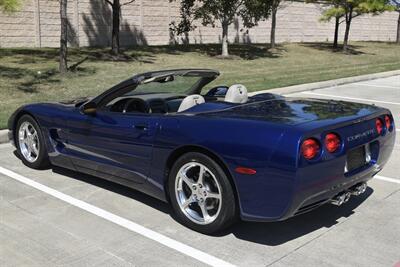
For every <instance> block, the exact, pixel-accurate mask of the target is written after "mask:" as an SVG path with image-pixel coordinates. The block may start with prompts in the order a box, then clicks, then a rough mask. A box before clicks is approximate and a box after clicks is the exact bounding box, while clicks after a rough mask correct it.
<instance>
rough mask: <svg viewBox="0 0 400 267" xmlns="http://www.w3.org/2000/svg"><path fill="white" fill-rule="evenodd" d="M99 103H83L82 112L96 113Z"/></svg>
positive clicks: (87, 113)
mask: <svg viewBox="0 0 400 267" xmlns="http://www.w3.org/2000/svg"><path fill="white" fill-rule="evenodd" d="M96 109H97V105H96V103H94V102H87V103H85V104H83V105H82V107H81V112H82V113H83V114H86V115H94V114H96Z"/></svg>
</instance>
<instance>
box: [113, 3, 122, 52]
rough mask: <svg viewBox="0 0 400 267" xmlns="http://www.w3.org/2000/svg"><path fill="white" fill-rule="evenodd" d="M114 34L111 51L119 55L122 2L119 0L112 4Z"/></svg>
mask: <svg viewBox="0 0 400 267" xmlns="http://www.w3.org/2000/svg"><path fill="white" fill-rule="evenodd" d="M112 13H113V15H112V17H113V18H112V35H111V51H112V53H113V54H114V55H118V54H119V52H120V49H119V24H120V14H121V4H120V2H119V0H114V2H113V5H112Z"/></svg>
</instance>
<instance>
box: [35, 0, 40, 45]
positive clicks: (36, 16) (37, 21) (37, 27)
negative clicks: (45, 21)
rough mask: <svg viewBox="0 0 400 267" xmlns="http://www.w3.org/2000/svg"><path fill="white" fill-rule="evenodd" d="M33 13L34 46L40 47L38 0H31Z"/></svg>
mask: <svg viewBox="0 0 400 267" xmlns="http://www.w3.org/2000/svg"><path fill="white" fill-rule="evenodd" d="M33 12H34V19H35V45H36V47H42V33H41V31H40V2H39V0H33Z"/></svg>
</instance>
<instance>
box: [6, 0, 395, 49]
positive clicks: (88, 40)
mask: <svg viewBox="0 0 400 267" xmlns="http://www.w3.org/2000/svg"><path fill="white" fill-rule="evenodd" d="M125 1H127V0H125ZM121 2H122V3H123V2H124V0H121ZM322 9H323V7H322V6H320V5H318V4H305V3H300V2H287V3H285V4H284V7H283V8H282V9H280V10H279V11H278V16H277V33H276V34H277V36H276V38H277V41H278V42H314V41H331V40H332V38H333V31H334V24H333V23H325V22H320V21H319V17H320V15H321V10H322ZM68 18H69V36H68V39H69V43H70V45H72V46H108V45H110V43H111V38H110V33H111V9H110V7H109V6H108V5H107V4H106V2H105V0H68ZM174 20H175V21H176V20H179V1H173V2H170V1H169V0H136V1H135V2H133V3H131V4H129V5H126V6H123V8H122V19H121V44H122V45H125V46H129V45H140V44H146V45H166V44H171V43H183V42H185V41H187V40H188V41H189V42H190V43H197V44H199V43H218V42H220V40H221V29H220V28H219V27H215V28H213V27H204V26H201V24H200V23H199V24H198V27H197V28H196V30H195V31H194V32H191V33H189V35H188V36H185V37H176V36H173V35H172V34H171V32H170V30H169V24H170V23H171V22H172V21H174ZM396 27H397V13H394V12H392V13H390V12H386V13H384V14H381V15H379V16H370V15H365V16H361V17H357V18H356V19H354V21H353V24H352V28H351V33H350V39H351V40H375V41H393V40H395V38H396ZM343 30H344V25H342V27H341V33H340V34H341V38H342V36H343ZM59 33H60V15H59V2H58V1H57V0H25V1H24V5H23V8H22V10H20V11H19V12H16V13H14V14H4V13H1V12H0V47H57V46H58V45H59ZM269 34H270V21H263V22H260V23H259V26H257V27H254V28H251V29H245V28H243V26H242V24H241V21H240V20H237V21H236V22H235V23H234V24H233V25H232V26H231V27H230V29H229V39H230V42H241V43H242V42H251V43H265V42H268V40H269Z"/></svg>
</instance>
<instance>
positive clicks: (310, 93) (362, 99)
mask: <svg viewBox="0 0 400 267" xmlns="http://www.w3.org/2000/svg"><path fill="white" fill-rule="evenodd" d="M301 93H302V94H306V95H317V96H327V97H332V98H343V99H349V100H359V101H366V102H374V103H382V104H390V105H400V103H398V102H389V101H381V100H375V99H366V98H358V97H348V96H338V95H329V94H320V93H312V92H301Z"/></svg>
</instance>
